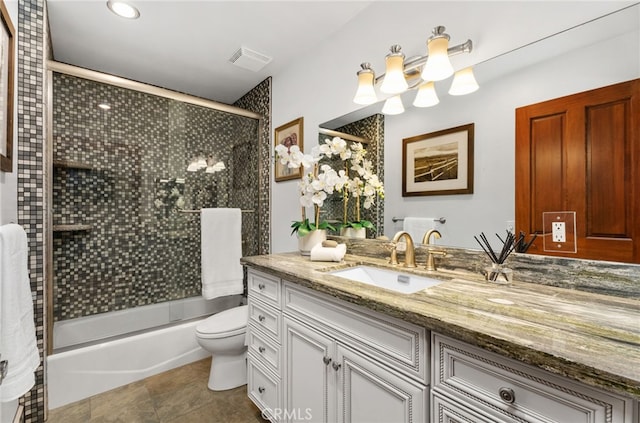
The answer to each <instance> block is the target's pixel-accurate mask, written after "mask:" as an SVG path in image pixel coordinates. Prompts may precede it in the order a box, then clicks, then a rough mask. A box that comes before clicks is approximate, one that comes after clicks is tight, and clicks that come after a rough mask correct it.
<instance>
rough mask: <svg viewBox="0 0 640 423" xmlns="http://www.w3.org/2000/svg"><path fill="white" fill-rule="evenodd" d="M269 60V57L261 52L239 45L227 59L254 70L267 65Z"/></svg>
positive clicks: (256, 70)
mask: <svg viewBox="0 0 640 423" xmlns="http://www.w3.org/2000/svg"><path fill="white" fill-rule="evenodd" d="M271 60H272V58H271V57H269V56H265V55H264V54H262V53H258V52H257V51H254V50H251V49H248V48H246V47H240V48H239V49H238V51H236V52H235V53H233V56H231V58H230V59H229V61H230V62H231V63H233V64H234V65H236V66H239V67H241V68H244V69H249V70H250V71H254V72H258V71H259V70H260V69H262V68H264V67H265V66H267V64H269V62H271Z"/></svg>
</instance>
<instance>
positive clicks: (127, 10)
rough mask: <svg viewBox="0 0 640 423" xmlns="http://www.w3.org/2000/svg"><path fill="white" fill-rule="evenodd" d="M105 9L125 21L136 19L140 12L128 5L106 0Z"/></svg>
mask: <svg viewBox="0 0 640 423" xmlns="http://www.w3.org/2000/svg"><path fill="white" fill-rule="evenodd" d="M107 7H108V8H109V10H111V11H112V12H113V13H115V14H116V15H118V16H120V17H123V18H127V19H138V18H139V17H140V12H139V11H138V9H136V8H135V7H133V6H131V5H130V4H129V3H126V2H124V1H120V0H108V1H107Z"/></svg>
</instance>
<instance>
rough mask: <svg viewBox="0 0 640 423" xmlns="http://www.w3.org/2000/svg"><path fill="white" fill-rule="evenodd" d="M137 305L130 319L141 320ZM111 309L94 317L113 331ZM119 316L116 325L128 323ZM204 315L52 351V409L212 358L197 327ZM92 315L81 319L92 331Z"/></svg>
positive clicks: (49, 371) (49, 379)
mask: <svg viewBox="0 0 640 423" xmlns="http://www.w3.org/2000/svg"><path fill="white" fill-rule="evenodd" d="M239 298H240V297H237V299H233V300H232V301H230V302H229V303H228V304H234V305H235V304H236V303H238V302H239V301H238V300H239ZM224 303H225V304H226V302H224ZM218 306H219V307H218V309H217V310H216V311H221V310H223V309H224V308H222V307H220V304H219V302H218ZM145 307H149V306H145ZM145 307H139V308H140V309H143V310H141V313H142V316H147V314H146V313H147V311H148V310H144V308H145ZM174 308H175V307H174ZM226 308H228V307H226ZM135 310H136V309H133V310H131V311H130V312H128V313H127V314H129V317H127V320H130V319H133V320H134V321H135V320H136V318H135ZM110 314H112V313H105V315H98V316H96V317H95V318H94V319H96V322H95V326H96V327H97V328H98V329H100V331H104V330H105V328H107V329H106V330H107V332H110V333H111V332H112V331H113V330H114V329H108V328H109V324H108V323H107V322H108V317H109V316H108V315H110ZM160 314H162V313H160ZM210 314H213V313H210ZM114 315H115V316H114V319H113V320H112V322H111V323H112V325H113V326H114V327H115V328H118V327H120V328H122V325H123V320H122V319H123V317H122V315H121V313H120V312H115V313H114ZM202 318H204V317H202ZM202 318H200V319H196V320H190V321H188V322H186V323H178V324H174V325H172V326H167V327H163V328H160V329H149V330H148V331H146V332H143V333H138V334H135V335H131V336H124V337H119V338H117V339H111V340H108V341H106V342H101V343H97V344H93V345H89V346H84V347H81V348H76V349H67V350H66V351H64V352H58V353H54V354H52V355H50V356H49V357H47V388H48V395H49V408H50V409H54V408H58V407H61V406H63V405H66V404H69V403H72V402H75V401H79V400H81V399H84V398H88V397H90V396H92V395H95V394H98V393H101V392H105V391H108V390H110V389H113V388H117V387H119V386H122V385H126V384H128V383H131V382H135V381H137V380H140V379H144V378H146V377H148V376H152V375H154V374H157V373H161V372H164V371H166V370H169V369H173V368H175V367H179V366H183V365H185V364H188V363H191V362H194V361H197V360H200V359H203V358H206V357H207V356H208V353H207V352H206V351H205V350H203V349H202V348H200V346H199V345H198V342H197V341H196V337H195V326H196V325H197V324H198V323H199V322H200V320H201V319H202ZM91 319H92V318H82V321H81V322H79V323H81V324H78V325H76V326H77V327H80V328H82V330H83V331H86V332H88V333H91ZM140 320H145V324H147V323H148V320H147V319H146V318H141V319H140ZM77 323H78V322H77ZM70 324H71V323H70ZM71 327H73V325H71ZM96 330H97V329H96ZM54 340H55V331H54ZM85 342H86V341H85Z"/></svg>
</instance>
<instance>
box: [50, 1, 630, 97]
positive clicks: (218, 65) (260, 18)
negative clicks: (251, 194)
mask: <svg viewBox="0 0 640 423" xmlns="http://www.w3.org/2000/svg"><path fill="white" fill-rule="evenodd" d="M130 3H131V4H133V5H135V6H136V7H137V8H138V9H139V10H140V14H141V16H140V18H139V19H137V20H128V19H123V18H120V17H118V16H116V15H114V14H113V13H111V12H110V11H109V9H108V8H107V7H106V0H83V1H78V0H47V5H48V14H49V25H50V32H51V39H52V47H53V56H54V60H57V61H60V62H64V63H68V64H72V65H76V66H80V67H83V68H87V69H92V70H97V71H101V72H105V73H110V74H114V75H117V76H122V77H125V78H128V79H132V80H135V81H140V82H145V83H148V84H152V85H156V86H160V87H163V88H168V89H172V90H175V91H179V92H184V93H187V94H191V95H195V96H199V97H203V98H207V99H211V100H215V101H219V102H223V103H233V102H235V101H236V100H237V99H239V98H240V97H241V96H242V95H244V94H245V93H246V92H248V91H249V90H250V89H252V88H253V87H255V86H256V85H257V84H258V83H260V82H261V81H262V80H264V79H265V78H267V77H268V76H276V75H278V73H279V72H282V71H283V70H285V69H286V68H287V67H288V66H292V65H294V64H295V61H296V60H300V58H301V57H302V58H303V57H304V56H305V55H308V54H309V52H312V51H313V50H314V49H315V48H320V47H321V46H323V45H324V43H327V42H328V43H330V42H332V38H335V37H336V36H337V35H338V34H342V35H344V34H345V33H349V32H350V33H354V34H357V35H356V37H362V38H365V39H366V38H367V33H370V31H376V34H375V35H376V36H380V35H381V34H380V33H381V32H384V30H388V28H381V27H380V26H378V27H370V26H369V22H368V21H367V16H371V14H372V13H373V12H372V11H373V10H375V6H377V5H375V3H378V5H379V4H380V3H382V2H376V1H326V0H325V1H268V0H263V1H238V0H236V1H186V0H157V1H151V0H130ZM387 3H395V4H397V10H398V16H396V17H392V16H390V17H389V23H390V25H393V26H394V31H395V32H397V33H400V34H402V31H403V30H405V29H406V30H407V31H408V33H407V34H404V36H408V35H409V34H410V35H411V39H416V36H414V34H413V33H415V32H419V33H421V34H423V35H422V38H424V40H423V39H420V45H422V44H423V43H424V41H426V36H428V33H429V32H430V27H429V28H426V26H425V28H418V29H416V28H413V29H411V28H404V27H403V19H406V18H407V16H408V15H410V14H411V12H412V9H415V8H416V6H417V5H418V2H400V1H388V2H387ZM420 3H421V6H424V3H425V2H420ZM428 3H429V8H430V9H429V10H433V13H432V16H431V18H432V19H431V20H433V16H436V17H437V18H438V22H440V20H442V21H446V22H447V24H446V26H447V28H452V29H454V30H455V31H453V32H455V33H456V34H458V33H459V32H464V31H465V30H467V31H469V32H470V33H467V34H459V35H458V36H457V37H456V40H455V41H457V42H462V41H463V39H464V38H466V37H469V38H471V39H473V41H474V43H476V45H478V44H479V45H480V46H481V50H479V51H478V53H480V54H479V56H478V57H477V58H476V59H482V60H486V59H487V58H489V57H494V56H496V55H499V54H501V53H504V52H506V51H508V50H511V49H513V48H516V47H519V46H521V45H522V44H524V43H527V42H530V41H531V40H530V38H531V37H533V38H535V39H538V38H541V37H542V36H543V35H551V34H553V31H558V30H560V29H566V28H562V27H561V25H560V26H559V24H556V25H551V23H553V21H554V20H555V21H558V22H564V20H567V21H571V19H565V17H567V16H572V19H573V21H575V22H573V23H572V25H575V24H577V23H580V22H584V20H587V19H592V18H594V17H597V16H601V15H602V14H604V13H608V12H612V11H614V10H618V9H620V8H621V7H623V6H624V5H628V4H630V3H632V2H628V1H627V2H613V1H611V2H608V1H601V2H591V1H587V2H577V1H576V2H479V1H475V2H474V1H472V2H456V1H448V2H428ZM367 9H369V11H367ZM423 9H424V7H423ZM507 11H510V12H507ZM367 13H369V15H368V14H367ZM403 16H404V18H403ZM505 16H508V17H509V19H508V20H506V19H505ZM456 17H457V18H456ZM411 19H413V20H415V16H414V17H411V18H409V19H408V20H411ZM456 19H457V20H458V22H455V21H456ZM545 26H546V27H545ZM465 28H466V29H465ZM470 28H471V29H470ZM541 28H543V29H541ZM547 28H548V30H547ZM412 31H413V33H412ZM544 31H551V32H550V33H548V34H547V33H545V32H544ZM497 32H499V34H497ZM538 32H542V33H541V34H540V35H538ZM382 35H383V38H384V39H385V40H386V38H387V35H385V34H382ZM371 38H375V37H371ZM399 38H400V39H401V40H402V37H399ZM458 38H459V39H458ZM452 41H453V40H452ZM394 42H397V39H395V40H389V41H388V44H389V45H390V44H392V43H394ZM405 45H406V44H403V47H404V46H405ZM240 47H247V48H250V49H252V50H256V51H258V52H260V53H262V54H264V55H267V56H270V57H272V58H273V60H272V62H271V63H269V64H268V65H267V66H266V67H265V68H264V69H262V70H260V71H258V72H252V71H249V70H246V69H242V68H239V67H237V66H235V65H233V64H231V63H230V62H229V58H230V57H231V56H232V55H233V53H234V52H235V51H236V50H237V49H238V48H240ZM334 48H339V46H336V47H334ZM385 48H386V46H385ZM420 48H422V47H420ZM482 52H484V53H485V55H486V56H487V57H482V54H481V53H482ZM382 57H384V52H381V53H380V58H382ZM378 67H379V66H378ZM356 70H357V67H356V68H354V70H353V75H352V76H353V78H355V71H356Z"/></svg>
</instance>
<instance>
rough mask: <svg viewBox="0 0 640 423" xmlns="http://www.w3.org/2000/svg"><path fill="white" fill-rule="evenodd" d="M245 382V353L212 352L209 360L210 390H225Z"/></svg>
mask: <svg viewBox="0 0 640 423" xmlns="http://www.w3.org/2000/svg"><path fill="white" fill-rule="evenodd" d="M246 384H247V353H246V352H244V353H243V354H236V355H221V354H214V356H213V358H212V360H211V371H210V372H209V383H208V384H207V387H208V388H209V389H211V390H212V391H226V390H227V389H233V388H237V387H239V386H242V385H246Z"/></svg>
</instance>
